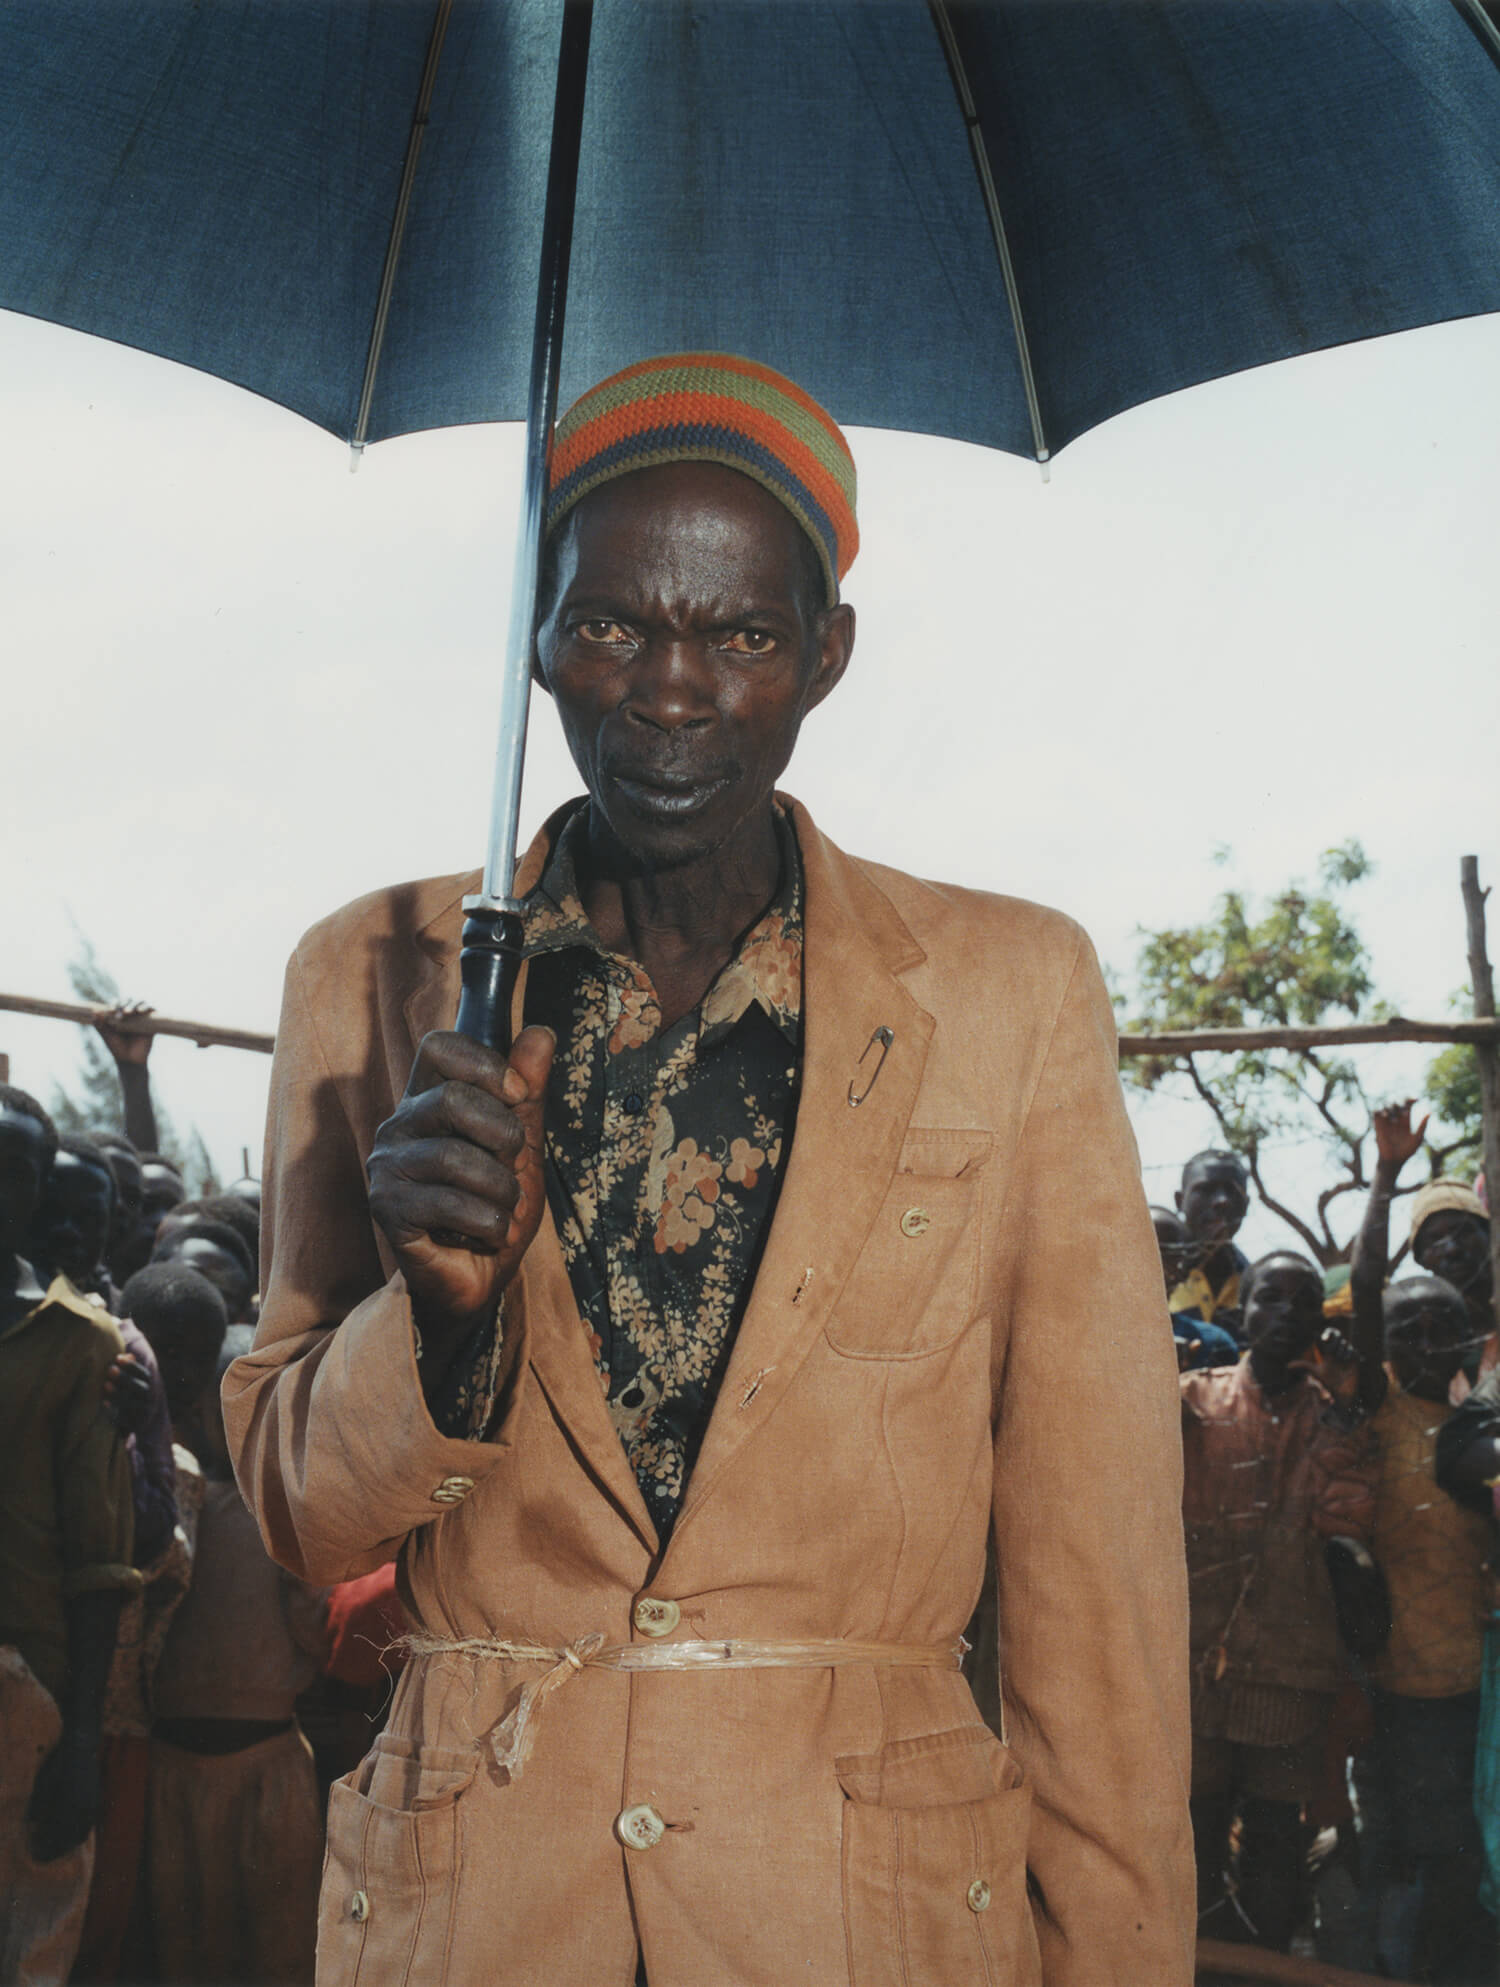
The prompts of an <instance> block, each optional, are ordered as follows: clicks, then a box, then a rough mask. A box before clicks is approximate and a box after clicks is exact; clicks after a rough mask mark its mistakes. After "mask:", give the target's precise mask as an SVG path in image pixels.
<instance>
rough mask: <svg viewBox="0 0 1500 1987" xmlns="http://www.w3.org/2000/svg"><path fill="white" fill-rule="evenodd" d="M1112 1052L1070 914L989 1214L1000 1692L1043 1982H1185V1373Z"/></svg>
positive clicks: (1072, 1986) (1090, 1986)
mask: <svg viewBox="0 0 1500 1987" xmlns="http://www.w3.org/2000/svg"><path fill="white" fill-rule="evenodd" d="M1116 1054H1117V1052H1116V1046H1115V1028H1114V1017H1113V1014H1112V1011H1111V1008H1110V1004H1109V999H1108V996H1107V994H1106V992H1105V989H1104V985H1103V982H1102V980H1101V978H1100V974H1099V970H1098V967H1097V965H1096V963H1095V961H1094V956H1093V952H1092V949H1091V948H1090V946H1089V944H1088V941H1087V940H1086V939H1085V938H1083V936H1082V934H1079V940H1078V950H1077V954H1076V956H1075V958H1074V961H1073V967H1072V973H1071V978H1070V979H1069V981H1068V985H1067V990H1066V993H1065V994H1064V997H1063V1000H1062V1004H1061V1008H1060V1010H1059V1011H1058V1016H1057V1020H1056V1023H1055V1026H1054V1029H1053V1034H1052V1039H1051V1042H1050V1045H1049V1047H1048V1049H1047V1053H1046V1057H1045V1061H1044V1063H1043V1064H1042V1067H1041V1073H1040V1076H1039V1078H1038V1080H1037V1085H1036V1089H1035V1092H1034V1095H1033V1097H1032V1100H1031V1104H1030V1107H1029V1111H1028V1114H1027V1117H1026V1122H1025V1128H1024V1131H1023V1134H1022V1137H1021V1141H1020V1146H1019V1150H1018V1156H1017V1165H1016V1173H1015V1175H1014V1177H1013V1179H1012V1180H1011V1182H1010V1184H1009V1187H1008V1190H1007V1198H1006V1203H1005V1207H1004V1210H1003V1214H1002V1224H1001V1250H1000V1256H999V1264H1000V1270H999V1275H1000V1280H1001V1285H1002V1293H1001V1294H1002V1308H1001V1319H1002V1328H1001V1331H1000V1332H999V1333H997V1344H998V1346H999V1348H1000V1354H999V1356H1000V1357H1001V1358H1002V1359H1003V1365H1002V1367H1001V1370H1000V1372H999V1374H998V1376H997V1380H998V1400H997V1424H996V1442H995V1492H994V1521H995V1541H996V1559H997V1569H998V1592H999V1618H1000V1661H1001V1671H1002V1691H1003V1697H1004V1702H1005V1707H1006V1714H1007V1736H1008V1738H1009V1741H1010V1743H1011V1745H1012V1747H1013V1748H1014V1750H1015V1751H1016V1753H1017V1754H1018V1755H1019V1757H1020V1759H1021V1762H1022V1765H1023V1767H1024V1768H1025V1771H1026V1773H1027V1776H1028V1778H1029V1780H1030V1782H1031V1788H1032V1811H1031V1812H1032V1819H1031V1824H1030V1836H1029V1839H1028V1844H1027V1864H1028V1869H1029V1872H1030V1876H1031V1879H1032V1895H1033V1906H1034V1913H1035V1918H1036V1925H1037V1934H1038V1939H1039V1943H1040V1946H1041V1951H1042V1958H1043V1974H1044V1978H1045V1980H1046V1982H1047V1987H1104V1983H1109V1987H1139V1983H1141V1982H1143V1981H1150V1982H1152V1983H1153V1987H1188V1983H1190V1982H1191V1980H1192V1978H1193V1954H1194V1933H1195V1896H1194V1880H1193V1858H1192V1835H1191V1828H1190V1824H1189V1819H1188V1805H1187V1795H1188V1764H1189V1732H1188V1674H1187V1654H1188V1616H1187V1577H1186V1565H1185V1559H1184V1552H1183V1534H1182V1446H1181V1426H1180V1425H1181V1414H1182V1406H1181V1390H1180V1388H1179V1384H1178V1380H1177V1376H1176V1371H1175V1365H1176V1362H1175V1357H1174V1354H1173V1349H1172V1335H1171V1330H1170V1327H1169V1323H1168V1319H1167V1315H1166V1308H1165V1301H1164V1293H1163V1287H1162V1278H1161V1269H1160V1263H1159V1258H1158V1255H1157V1250H1156V1246H1155V1241H1154V1238H1153V1235H1152V1230H1151V1225H1150V1221H1149V1218H1148V1215H1147V1211H1146V1205H1145V1196H1144V1193H1143V1191H1142V1188H1141V1182H1140V1168H1139V1162H1138V1158H1137V1154H1136V1149H1135V1142H1134V1139H1133V1137H1132V1135H1131V1131H1130V1127H1129V1124H1128V1122H1127V1120H1126V1116H1125V1109H1124V1101H1123V1098H1122V1095H1121V1091H1120V1082H1119V1076H1118V1072H1117V1066H1116ZM1007 1315H1008V1318H1009V1325H1008V1329H1006V1328H1005V1327H1004V1324H1003V1320H1004V1319H1005V1317H1006V1316H1007Z"/></svg>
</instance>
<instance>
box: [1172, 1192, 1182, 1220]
mask: <svg viewBox="0 0 1500 1987" xmlns="http://www.w3.org/2000/svg"><path fill="white" fill-rule="evenodd" d="M1172 1198H1173V1200H1175V1201H1176V1203H1177V1212H1178V1213H1179V1214H1181V1212H1182V1189H1181V1187H1179V1188H1178V1189H1177V1191H1176V1193H1175V1194H1174V1195H1173V1196H1172Z"/></svg>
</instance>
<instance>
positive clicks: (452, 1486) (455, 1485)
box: [432, 1476, 474, 1504]
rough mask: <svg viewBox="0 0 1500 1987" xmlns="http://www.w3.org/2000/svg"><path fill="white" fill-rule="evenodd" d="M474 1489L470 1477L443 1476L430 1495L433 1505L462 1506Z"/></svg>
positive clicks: (472, 1480)
mask: <svg viewBox="0 0 1500 1987" xmlns="http://www.w3.org/2000/svg"><path fill="white" fill-rule="evenodd" d="M473 1488H474V1479H473V1477H471V1476H445V1477H444V1478H443V1480H442V1482H441V1483H440V1484H439V1485H438V1487H437V1489H436V1490H435V1491H434V1492H433V1493H432V1501H433V1503H434V1504H462V1503H463V1501H464V1499H465V1498H466V1497H467V1496H468V1494H469V1492H470V1491H471V1490H472V1489H473Z"/></svg>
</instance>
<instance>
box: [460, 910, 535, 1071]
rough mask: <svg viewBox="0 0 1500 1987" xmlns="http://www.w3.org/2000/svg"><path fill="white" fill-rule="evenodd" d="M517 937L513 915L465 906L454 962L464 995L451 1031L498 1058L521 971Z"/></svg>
mask: <svg viewBox="0 0 1500 1987" xmlns="http://www.w3.org/2000/svg"><path fill="white" fill-rule="evenodd" d="M522 939H523V934H522V929H521V920H520V918H519V917H518V916H517V915H516V913H515V912H514V911H501V910H492V909H490V908H489V907H488V906H485V905H477V904H476V905H473V906H471V907H470V908H469V913H468V916H467V917H466V918H465V919H464V936H463V950H462V951H461V952H460V954H459V959H458V971H459V978H460V981H461V983H462V988H463V991H462V992H461V993H460V995H459V997H458V1019H457V1021H456V1022H455V1023H454V1027H455V1028H456V1029H457V1031H458V1033H459V1034H460V1035H467V1036H468V1038H469V1040H470V1041H471V1042H482V1043H483V1044H484V1046H485V1048H487V1049H495V1050H497V1051H498V1052H499V1053H500V1054H501V1055H509V1053H510V1044H511V1030H510V1010H511V1004H512V1002H513V1000H514V998H515V991H516V979H517V977H518V975H519V973H520V971H521V946H522Z"/></svg>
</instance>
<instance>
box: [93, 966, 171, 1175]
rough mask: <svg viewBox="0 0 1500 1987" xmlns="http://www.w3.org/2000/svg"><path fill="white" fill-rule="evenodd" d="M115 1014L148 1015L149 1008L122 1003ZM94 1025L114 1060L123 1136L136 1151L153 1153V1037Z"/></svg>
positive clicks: (101, 1023)
mask: <svg viewBox="0 0 1500 1987" xmlns="http://www.w3.org/2000/svg"><path fill="white" fill-rule="evenodd" d="M114 1012H115V1015H117V1016H120V1017H124V1016H125V1015H127V1014H149V1013H150V1012H151V1009H150V1008H149V1007H148V1006H147V1005H146V1003H145V1002H144V1001H139V1000H132V1001H126V1002H123V1003H122V1004H121V1005H120V1006H119V1007H118V1008H116V1009H115V1011H114ZM94 1026H95V1027H96V1028H97V1029H98V1031H99V1034H100V1037H101V1038H102V1040H103V1042H104V1046H105V1048H107V1049H108V1050H109V1052H110V1054H111V1055H112V1056H113V1057H114V1059H115V1073H116V1074H117V1075H118V1077H119V1079H120V1097H121V1100H122V1102H123V1104H124V1107H125V1136H126V1137H127V1138H128V1139H129V1140H130V1142H131V1144H132V1145H133V1146H134V1147H135V1148H136V1150H137V1151H138V1152H156V1151H158V1150H159V1149H160V1136H159V1134H158V1132H157V1129H156V1107H155V1105H154V1104H153V1103H152V1102H151V1071H150V1067H149V1064H150V1060H151V1044H152V1043H153V1042H154V1041H155V1040H156V1037H155V1036H154V1035H137V1034H136V1033H135V1032H134V1030H133V1029H126V1028H112V1027H111V1026H110V1023H109V1022H108V1021H97V1022H95V1024H94Z"/></svg>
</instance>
